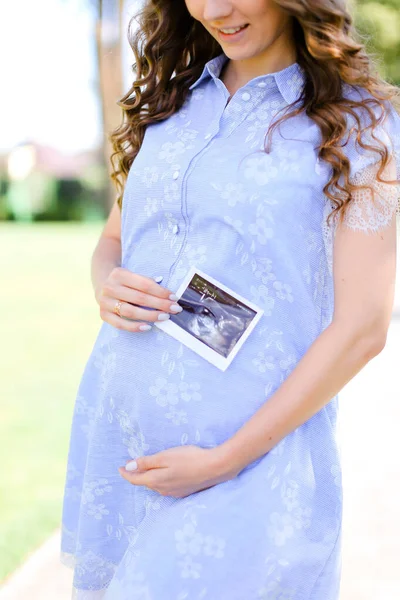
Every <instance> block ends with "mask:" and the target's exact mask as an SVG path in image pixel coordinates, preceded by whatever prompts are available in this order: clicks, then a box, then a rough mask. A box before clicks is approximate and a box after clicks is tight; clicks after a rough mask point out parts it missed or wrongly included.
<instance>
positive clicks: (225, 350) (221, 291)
mask: <svg viewBox="0 0 400 600" xmlns="http://www.w3.org/2000/svg"><path fill="white" fill-rule="evenodd" d="M176 293H177V296H178V298H179V300H178V302H179V304H180V306H182V308H183V310H182V312H180V313H178V314H176V315H171V316H170V319H169V320H168V321H165V322H163V323H160V324H158V323H157V326H158V327H160V328H161V329H164V330H165V331H166V332H167V333H169V334H170V335H173V336H174V337H176V338H177V339H179V340H180V341H182V342H183V343H185V344H186V345H188V346H190V347H191V348H192V349H193V350H195V351H196V352H198V353H199V354H201V355H202V356H203V357H204V358H206V359H207V360H209V361H210V362H212V363H213V364H215V365H216V366H218V367H219V368H222V369H223V370H224V369H225V368H226V367H227V366H228V364H229V363H230V362H231V360H232V358H233V356H234V355H235V354H236V353H237V351H238V350H239V347H240V346H241V345H242V343H243V342H244V341H245V339H246V338H247V336H248V335H249V333H250V331H251V330H252V329H253V328H254V326H255V324H256V323H257V322H258V320H259V319H260V317H261V316H262V314H263V311H262V310H261V309H260V308H259V307H258V306H255V305H254V304H253V303H252V302H249V301H248V300H246V299H245V298H242V297H241V296H239V294H237V293H235V292H234V291H233V290H230V289H229V288H227V287H226V286H224V285H223V284H222V283H221V282H217V281H216V280H215V279H213V278H212V277H210V276H207V275H206V274H205V273H203V272H202V271H200V270H199V269H196V268H195V267H191V269H190V271H189V273H188V275H187V277H186V278H185V281H184V282H183V284H182V285H181V286H180V289H179V290H178V292H176Z"/></svg>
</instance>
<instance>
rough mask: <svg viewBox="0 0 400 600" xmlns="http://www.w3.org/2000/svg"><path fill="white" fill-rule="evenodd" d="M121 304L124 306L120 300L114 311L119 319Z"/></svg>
mask: <svg viewBox="0 0 400 600" xmlns="http://www.w3.org/2000/svg"><path fill="white" fill-rule="evenodd" d="M121 304H122V302H121V300H118V302H117V303H116V304H115V306H114V310H113V312H114V313H115V314H116V315H118V316H119V317H120V316H121Z"/></svg>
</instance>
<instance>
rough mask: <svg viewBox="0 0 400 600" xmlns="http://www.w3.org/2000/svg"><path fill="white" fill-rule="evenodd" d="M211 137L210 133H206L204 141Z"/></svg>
mask: <svg viewBox="0 0 400 600" xmlns="http://www.w3.org/2000/svg"><path fill="white" fill-rule="evenodd" d="M211 136H212V134H211V133H206V135H205V136H204V139H205V140H209V139H210V137H211Z"/></svg>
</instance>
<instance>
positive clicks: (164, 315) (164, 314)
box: [158, 313, 170, 321]
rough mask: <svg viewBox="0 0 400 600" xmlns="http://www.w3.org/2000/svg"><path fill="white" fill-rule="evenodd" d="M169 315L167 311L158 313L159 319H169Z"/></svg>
mask: <svg viewBox="0 0 400 600" xmlns="http://www.w3.org/2000/svg"><path fill="white" fill-rule="evenodd" d="M169 317H170V315H168V314H166V313H161V314H160V315H158V321H167V320H168V319H169Z"/></svg>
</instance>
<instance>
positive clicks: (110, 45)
mask: <svg viewBox="0 0 400 600" xmlns="http://www.w3.org/2000/svg"><path fill="white" fill-rule="evenodd" d="M93 1H94V2H95V4H96V14H97V25H96V44H97V58H98V65H99V69H98V70H99V87H100V93H101V97H102V103H101V106H102V115H103V132H104V143H103V151H104V160H105V163H106V165H107V170H108V173H109V174H110V173H111V161H110V156H111V152H112V146H111V143H110V140H109V136H110V134H111V132H112V130H113V129H115V128H116V127H117V126H118V125H119V123H120V121H121V109H120V107H119V106H118V105H117V102H118V100H120V98H121V97H122V95H123V92H124V90H123V60H122V46H121V41H122V39H123V36H124V35H125V32H124V31H122V29H123V9H124V0H93ZM115 198H116V193H115V188H114V184H113V183H112V181H111V178H110V177H109V184H108V208H109V209H110V208H111V206H112V204H113V203H114V201H115Z"/></svg>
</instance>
